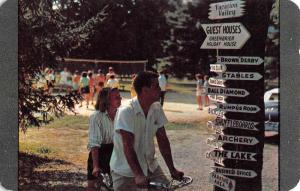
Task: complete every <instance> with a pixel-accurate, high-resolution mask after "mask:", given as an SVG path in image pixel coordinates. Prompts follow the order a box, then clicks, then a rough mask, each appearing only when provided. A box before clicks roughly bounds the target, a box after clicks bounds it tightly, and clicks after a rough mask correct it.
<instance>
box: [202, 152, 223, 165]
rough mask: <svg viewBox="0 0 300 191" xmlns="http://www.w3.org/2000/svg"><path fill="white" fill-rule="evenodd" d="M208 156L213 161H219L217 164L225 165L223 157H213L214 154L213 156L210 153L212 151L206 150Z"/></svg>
mask: <svg viewBox="0 0 300 191" xmlns="http://www.w3.org/2000/svg"><path fill="white" fill-rule="evenodd" d="M205 156H206V158H207V159H210V160H212V161H214V162H215V163H217V164H219V165H221V166H225V165H224V159H223V158H220V157H213V156H211V155H210V152H206V155H205Z"/></svg>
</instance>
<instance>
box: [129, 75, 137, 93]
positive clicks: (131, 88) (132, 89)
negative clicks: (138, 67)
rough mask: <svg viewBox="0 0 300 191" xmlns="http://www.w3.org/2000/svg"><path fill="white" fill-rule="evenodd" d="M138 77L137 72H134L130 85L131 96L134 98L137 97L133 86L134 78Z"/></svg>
mask: <svg viewBox="0 0 300 191" xmlns="http://www.w3.org/2000/svg"><path fill="white" fill-rule="evenodd" d="M135 77H136V74H132V75H131V80H132V81H131V86H130V97H131V98H134V97H136V91H135V89H134V87H133V82H134V78H135Z"/></svg>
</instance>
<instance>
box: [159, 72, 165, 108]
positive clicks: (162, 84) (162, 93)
mask: <svg viewBox="0 0 300 191" xmlns="http://www.w3.org/2000/svg"><path fill="white" fill-rule="evenodd" d="M158 83H159V87H160V89H161V91H160V96H159V98H160V104H161V106H163V105H164V101H165V95H166V91H167V78H166V76H165V70H161V71H160V72H159V77H158Z"/></svg>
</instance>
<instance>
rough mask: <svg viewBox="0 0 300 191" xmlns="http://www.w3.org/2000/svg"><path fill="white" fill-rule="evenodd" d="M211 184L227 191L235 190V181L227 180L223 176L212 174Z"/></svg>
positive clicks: (210, 177)
mask: <svg viewBox="0 0 300 191" xmlns="http://www.w3.org/2000/svg"><path fill="white" fill-rule="evenodd" d="M209 182H211V183H213V184H214V185H216V186H218V187H220V188H223V189H224V190H226V191H234V190H235V184H236V183H235V180H233V179H230V178H227V177H226V176H223V175H222V174H219V173H216V172H211V173H210V176H209Z"/></svg>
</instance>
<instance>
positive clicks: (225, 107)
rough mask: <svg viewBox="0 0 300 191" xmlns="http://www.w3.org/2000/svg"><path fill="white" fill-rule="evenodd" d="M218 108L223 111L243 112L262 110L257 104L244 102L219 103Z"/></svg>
mask: <svg viewBox="0 0 300 191" xmlns="http://www.w3.org/2000/svg"><path fill="white" fill-rule="evenodd" d="M216 105H217V108H218V109H220V110H221V111H230V112H241V113H257V112H258V111H260V108H259V107H258V106H256V105H244V104H226V103H217V104H216Z"/></svg>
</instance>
